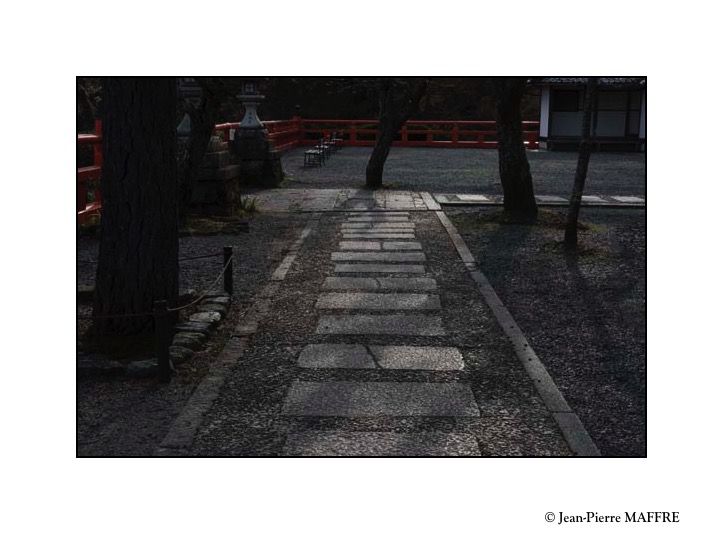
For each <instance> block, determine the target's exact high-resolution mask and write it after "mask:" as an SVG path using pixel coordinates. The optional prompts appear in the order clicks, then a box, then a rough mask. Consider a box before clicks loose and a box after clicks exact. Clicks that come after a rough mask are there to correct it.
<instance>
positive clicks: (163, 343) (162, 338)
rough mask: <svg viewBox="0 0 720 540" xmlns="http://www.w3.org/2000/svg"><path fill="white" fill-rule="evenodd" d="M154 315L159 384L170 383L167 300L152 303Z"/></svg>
mask: <svg viewBox="0 0 720 540" xmlns="http://www.w3.org/2000/svg"><path fill="white" fill-rule="evenodd" d="M153 311H154V313H155V356H157V359H158V368H159V377H160V382H170V373H171V370H172V366H171V364H170V350H169V347H170V313H169V312H168V308H167V300H156V301H155V302H154V303H153Z"/></svg>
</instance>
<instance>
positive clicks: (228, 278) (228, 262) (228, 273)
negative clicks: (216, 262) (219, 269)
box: [223, 246, 233, 296]
mask: <svg viewBox="0 0 720 540" xmlns="http://www.w3.org/2000/svg"><path fill="white" fill-rule="evenodd" d="M232 256H233V248H232V246H225V247H224V248H223V267H224V268H225V292H226V293H228V294H229V295H230V296H232V293H233V263H232Z"/></svg>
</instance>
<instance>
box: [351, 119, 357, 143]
mask: <svg viewBox="0 0 720 540" xmlns="http://www.w3.org/2000/svg"><path fill="white" fill-rule="evenodd" d="M355 143H357V128H356V127H355V124H351V125H350V146H355Z"/></svg>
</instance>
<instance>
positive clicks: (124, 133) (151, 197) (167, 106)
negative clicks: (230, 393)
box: [93, 77, 178, 336]
mask: <svg viewBox="0 0 720 540" xmlns="http://www.w3.org/2000/svg"><path fill="white" fill-rule="evenodd" d="M103 90H104V99H103V107H104V113H105V114H104V121H103V153H104V164H103V174H102V181H101V190H102V194H103V212H102V221H101V233H100V255H99V260H98V269H97V276H96V281H95V283H96V287H95V303H94V308H93V314H94V316H95V317H99V318H98V319H96V321H95V325H94V330H95V333H96V335H98V336H108V335H127V334H134V333H138V332H141V331H143V330H146V329H149V327H150V326H151V323H152V318H151V317H127V318H125V317H122V318H121V317H107V316H108V315H116V314H130V313H147V312H152V309H153V301H155V300H167V301H168V303H169V304H170V305H171V306H172V305H175V304H176V302H177V297H178V188H177V173H176V155H175V148H176V138H175V106H176V98H177V96H176V93H177V91H176V85H175V79H174V78H168V77H120V78H116V77H108V78H106V79H105V81H104V84H103Z"/></svg>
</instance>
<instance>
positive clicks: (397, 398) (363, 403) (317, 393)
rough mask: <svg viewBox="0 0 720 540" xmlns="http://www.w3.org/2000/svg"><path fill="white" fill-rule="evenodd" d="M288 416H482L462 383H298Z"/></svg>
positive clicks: (286, 405)
mask: <svg viewBox="0 0 720 540" xmlns="http://www.w3.org/2000/svg"><path fill="white" fill-rule="evenodd" d="M282 414H284V415H286V416H341V417H347V418H357V417H367V416H479V415H480V411H479V410H478V407H477V403H475V398H474V396H473V393H472V390H470V387H469V386H468V385H467V384H462V383H425V382H337V381H333V382H309V381H295V382H293V384H292V386H291V387H290V391H289V392H288V395H287V397H286V398H285V403H284V404H283V410H282Z"/></svg>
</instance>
